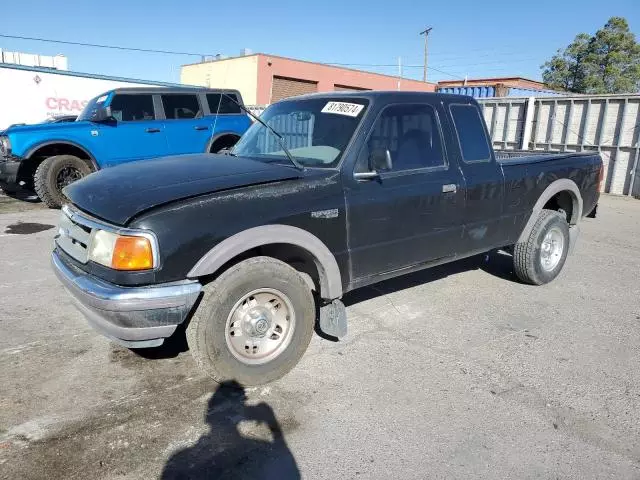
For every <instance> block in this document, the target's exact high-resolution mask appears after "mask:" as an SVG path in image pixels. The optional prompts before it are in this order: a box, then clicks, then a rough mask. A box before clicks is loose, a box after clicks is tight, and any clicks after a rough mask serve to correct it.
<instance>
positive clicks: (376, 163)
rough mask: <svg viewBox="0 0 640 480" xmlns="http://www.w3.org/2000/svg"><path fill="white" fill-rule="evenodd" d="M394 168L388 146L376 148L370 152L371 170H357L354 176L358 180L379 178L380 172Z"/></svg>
mask: <svg viewBox="0 0 640 480" xmlns="http://www.w3.org/2000/svg"><path fill="white" fill-rule="evenodd" d="M392 169H393V162H392V161H391V152H389V150H388V149H386V148H376V149H375V150H372V151H371V153H370V154H369V171H368V172H356V173H354V174H353V177H354V178H355V179H356V180H371V179H374V178H378V177H379V176H380V173H382V172H387V171H390V170H392Z"/></svg>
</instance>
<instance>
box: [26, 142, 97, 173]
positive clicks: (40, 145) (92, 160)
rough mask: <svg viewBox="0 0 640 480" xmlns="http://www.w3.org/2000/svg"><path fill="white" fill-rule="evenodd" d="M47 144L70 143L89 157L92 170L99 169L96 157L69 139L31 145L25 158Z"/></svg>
mask: <svg viewBox="0 0 640 480" xmlns="http://www.w3.org/2000/svg"><path fill="white" fill-rule="evenodd" d="M49 145H71V146H72V147H75V148H78V149H80V150H82V151H83V152H84V153H85V154H86V155H87V157H89V161H90V162H91V166H92V167H93V169H94V171H96V172H97V171H98V170H100V167H99V166H98V163H97V162H96V159H95V157H94V156H93V155H91V152H89V150H87V149H86V148H84V147H83V146H82V145H80V144H78V143H76V142H73V141H71V140H47V141H46V142H43V143H39V144H37V145H35V146H33V147H31V148H30V149H29V150H28V151H27V153H26V155H25V158H27V159H29V158H31V156H32V155H33V154H34V153H36V151H38V150H40V149H41V148H43V147H48V146H49Z"/></svg>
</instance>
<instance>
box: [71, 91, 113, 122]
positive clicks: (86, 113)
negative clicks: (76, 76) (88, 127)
mask: <svg viewBox="0 0 640 480" xmlns="http://www.w3.org/2000/svg"><path fill="white" fill-rule="evenodd" d="M107 97H108V94H106V93H105V94H103V95H100V96H97V97H96V98H92V99H91V100H89V103H87V105H86V106H85V107H84V108H83V109H82V112H80V115H78V118H77V119H76V122H82V121H84V120H91V119H92V118H93V114H94V112H95V110H96V107H97V106H98V105H100V104H102V103H104V102H105V100H106V99H107Z"/></svg>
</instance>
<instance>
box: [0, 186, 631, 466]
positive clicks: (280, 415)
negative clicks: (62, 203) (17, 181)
mask: <svg viewBox="0 0 640 480" xmlns="http://www.w3.org/2000/svg"><path fill="white" fill-rule="evenodd" d="M0 200H1V201H0V298H1V305H2V307H1V308H0V478H2V479H5V478H6V479H44V478H56V479H58V478H72V479H87V478H92V479H94V478H95V479H149V478H165V479H168V478H278V479H286V478H298V477H300V476H301V477H303V478H313V479H336V478H340V479H352V478H380V479H388V478H391V477H393V478H398V479H425V478H464V479H469V478H492V479H497V478H520V479H525V478H576V479H590V478H615V479H627V478H628V479H632V478H635V479H638V478H640V347H639V345H640V273H639V272H640V240H639V239H640V202H638V201H637V200H633V199H628V198H622V197H611V196H604V197H603V198H602V199H601V202H600V208H599V211H598V218H597V219H595V220H590V219H587V220H586V221H585V222H584V223H583V225H582V235H581V238H580V240H579V242H578V245H577V248H576V252H575V254H574V255H573V256H572V257H570V259H569V262H568V264H567V265H566V267H565V270H564V272H563V273H562V274H561V276H560V277H559V278H558V279H556V281H554V282H553V283H551V284H549V285H547V286H543V287H532V286H527V285H522V284H520V283H517V282H516V281H515V280H514V278H513V274H512V271H511V266H510V263H509V258H508V257H507V256H505V255H502V254H499V253H493V254H491V255H489V256H488V257H476V258H473V259H469V260H465V261H461V262H457V263H454V264H450V265H446V266H443V267H438V268H435V269H431V270H428V271H423V272H420V273H417V274H413V275H409V276H406V277H402V278H398V279H395V280H391V281H387V282H384V283H381V284H378V285H376V286H374V287H372V288H365V289H362V290H359V291H356V292H353V293H351V294H349V295H348V296H347V297H346V298H345V303H346V304H347V305H348V317H349V334H348V336H347V337H346V338H345V339H344V340H343V341H340V342H336V343H333V342H330V341H327V340H323V339H321V338H319V337H318V336H315V337H314V339H313V340H312V343H311V345H310V347H309V350H308V351H307V353H306V354H305V356H304V357H303V359H302V361H301V363H300V364H299V365H298V367H297V368H296V369H294V370H293V371H292V372H291V373H290V374H289V375H287V376H286V377H285V378H283V379H282V380H280V381H278V382H275V383H273V384H271V385H268V386H264V387H259V388H254V389H248V390H247V391H246V392H245V393H244V394H242V392H238V391H236V390H230V389H227V388H222V389H220V388H218V386H217V385H216V384H214V383H213V382H212V381H210V380H208V379H207V378H205V377H204V376H203V375H202V374H201V373H200V372H199V371H198V370H197V369H196V367H195V364H194V362H193V361H192V360H191V358H190V356H189V354H188V352H181V350H182V348H180V347H181V345H180V343H179V342H176V344H175V346H174V347H175V348H174V349H173V351H171V350H170V351H168V352H165V354H164V355H162V356H161V355H153V354H146V355H145V356H141V355H138V354H136V353H133V352H131V351H129V350H126V349H123V348H120V347H117V346H114V345H112V344H110V343H109V342H108V341H107V340H106V339H104V338H103V337H101V336H100V335H98V334H96V333H94V332H93V331H92V330H91V329H90V328H89V327H88V326H87V325H86V323H85V321H84V320H83V318H82V317H81V315H80V314H79V313H78V312H77V311H76V310H75V309H74V307H73V306H72V304H71V302H70V300H69V297H68V296H67V295H66V294H65V292H64V291H63V288H62V286H61V285H60V284H59V283H58V282H57V280H56V279H55V278H54V275H53V273H52V272H51V270H50V268H49V252H50V250H51V245H52V238H53V234H54V228H52V227H50V226H53V225H55V224H56V222H57V217H58V215H59V213H58V212H56V211H50V210H46V209H44V208H42V207H41V206H40V205H38V204H26V203H24V202H21V203H19V202H15V201H13V200H8V199H6V198H4V199H0Z"/></svg>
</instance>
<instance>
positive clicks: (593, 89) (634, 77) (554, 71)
mask: <svg viewBox="0 0 640 480" xmlns="http://www.w3.org/2000/svg"><path fill="white" fill-rule="evenodd" d="M541 68H542V69H543V73H542V78H543V80H544V83H545V84H547V86H548V87H549V88H553V89H556V90H567V91H570V92H576V93H635V92H638V91H640V44H639V43H638V42H637V41H636V37H635V35H634V34H633V33H632V32H631V31H630V30H629V24H628V23H627V21H626V20H625V19H624V18H621V17H612V18H610V19H609V21H608V22H607V23H606V25H605V26H604V27H603V28H601V29H600V30H598V31H597V32H596V34H595V35H593V36H591V35H589V34H586V33H581V34H579V35H577V36H576V38H575V39H574V41H573V42H572V43H571V44H570V45H569V46H568V47H567V48H565V49H564V50H558V52H557V53H556V55H554V56H553V58H552V59H551V60H549V61H548V62H546V63H545V64H544V65H542V67H541Z"/></svg>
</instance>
